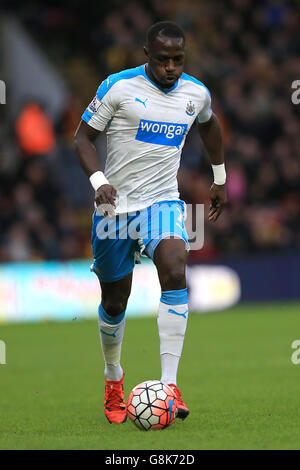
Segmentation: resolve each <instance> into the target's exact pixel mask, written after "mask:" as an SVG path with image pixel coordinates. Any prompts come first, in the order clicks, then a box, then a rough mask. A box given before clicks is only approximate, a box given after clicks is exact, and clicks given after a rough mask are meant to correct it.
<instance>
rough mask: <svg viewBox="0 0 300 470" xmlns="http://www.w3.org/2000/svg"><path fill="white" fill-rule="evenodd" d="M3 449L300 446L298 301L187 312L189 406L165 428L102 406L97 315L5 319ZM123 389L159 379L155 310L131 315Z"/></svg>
mask: <svg viewBox="0 0 300 470" xmlns="http://www.w3.org/2000/svg"><path fill="white" fill-rule="evenodd" d="M0 339H2V340H4V341H5V342H6V347H7V364H6V365H0V409H1V411H0V416H1V418H0V448H1V449H113V450H116V449H128V450H132V449H136V450H137V449H156V450H162V449H169V450H170V449H173V450H178V449H179V450H181V449H188V450H195V449H199V450H200V449H300V425H299V423H300V406H299V405H300V393H299V391H300V364H299V365H294V364H293V363H292V362H291V355H292V352H293V349H292V348H291V344H292V342H293V341H294V340H295V339H300V304H299V303H287V304H275V303H274V304H255V305H250V304H249V305H238V306H236V307H234V308H232V309H229V310H227V311H225V312H220V313H213V314H205V315H196V314H194V315H193V314H191V315H190V318H189V324H188V328H187V334H186V341H185V345H184V351H183V357H182V360H181V363H180V370H179V380H178V385H179V386H180V388H181V390H182V392H183V397H184V399H185V401H186V403H187V405H188V406H189V408H190V410H191V414H190V416H189V417H188V418H187V419H186V420H185V421H183V422H182V421H180V420H178V419H177V420H176V421H175V423H174V424H173V425H172V426H170V427H169V428H167V429H165V430H162V431H149V432H145V431H144V432H143V431H140V430H138V429H137V428H136V427H135V426H134V425H133V424H132V423H131V422H130V421H127V422H126V423H125V424H122V425H111V424H109V423H108V421H107V420H106V418H105V417H104V413H103V390H104V383H103V369H104V366H103V360H102V355H101V351H100V343H99V338H98V326H97V322H96V320H95V321H82V322H80V321H78V320H77V321H73V322H70V323H51V322H50V323H43V324H24V325H1V327H0ZM122 365H123V367H124V369H125V373H126V375H125V392H126V397H127V396H128V393H129V391H130V390H131V388H132V387H133V386H135V385H136V384H137V383H139V382H141V381H143V380H150V379H159V378H160V361H159V341H158V335H157V327H156V320H155V318H154V317H153V318H146V319H128V320H127V324H126V331H125V339H124V345H123V360H122Z"/></svg>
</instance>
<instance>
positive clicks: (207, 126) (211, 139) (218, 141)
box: [197, 113, 227, 222]
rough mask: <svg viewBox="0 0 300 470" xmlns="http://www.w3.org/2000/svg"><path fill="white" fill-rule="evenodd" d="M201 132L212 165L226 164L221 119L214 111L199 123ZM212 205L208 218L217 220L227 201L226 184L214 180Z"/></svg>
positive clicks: (211, 194) (211, 189) (211, 191)
mask: <svg viewBox="0 0 300 470" xmlns="http://www.w3.org/2000/svg"><path fill="white" fill-rule="evenodd" d="M197 125H198V130H199V134H200V136H201V139H202V141H203V144H204V147H205V149H206V151H207V153H208V156H209V158H210V162H211V164H212V165H223V164H224V150H223V141H222V132H221V126H220V123H219V119H218V118H217V116H216V115H215V114H214V113H213V114H212V116H211V118H210V119H209V120H208V121H207V122H204V123H199V122H198V123H197ZM210 198H211V205H210V208H209V214H208V220H210V221H212V222H215V221H216V220H217V219H218V217H219V215H220V214H221V212H222V210H223V208H224V206H225V205H226V203H227V194H226V185H225V183H224V184H216V182H214V183H213V184H212V186H211V188H210Z"/></svg>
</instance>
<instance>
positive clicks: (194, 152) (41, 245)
mask: <svg viewBox="0 0 300 470" xmlns="http://www.w3.org/2000/svg"><path fill="white" fill-rule="evenodd" d="M297 3H298V2H297V1H296V0H295V1H292V0H291V1H288V0H287V1H283V0H282V1H281V0H270V1H261V2H256V1H251V0H230V1H229V0H228V1H224V2H220V1H217V0H201V1H200V0H185V1H182V0H147V1H146V0H145V1H129V2H125V1H111V2H109V4H107V5H103V4H101V6H100V5H99V6H95V7H92V6H90V7H86V6H85V4H84V2H76V1H75V2H74V1H72V2H71V1H65V2H59V3H56V2H43V4H40V5H38V4H37V2H35V1H31V2H26V7H25V6H24V7H23V8H19V9H18V14H17V16H18V18H19V19H20V20H21V22H22V24H23V25H25V27H26V28H27V31H29V32H30V34H31V35H32V37H33V38H34V39H36V40H37V41H38V43H39V45H40V47H41V48H42V50H44V51H46V52H47V56H48V57H49V58H50V60H51V61H52V63H54V64H55V65H56V67H57V69H58V70H59V72H60V73H61V74H62V76H63V77H64V79H65V81H66V83H67V85H68V88H69V90H70V101H69V104H68V105H67V107H66V109H65V110H64V112H63V113H62V115H61V116H60V119H58V120H57V122H51V121H50V120H49V118H47V113H46V110H43V108H42V106H41V107H39V104H38V103H27V104H26V106H27V108H26V106H25V107H24V108H23V109H22V110H20V114H19V116H18V119H17V121H16V122H15V123H14V131H13V132H12V134H11V136H10V138H11V142H12V143H11V146H9V145H8V146H6V147H5V149H3V147H2V148H1V147H0V156H1V157H3V161H6V160H7V155H4V153H5V152H6V153H7V152H8V153H9V152H10V154H11V155H12V156H14V157H15V158H14V161H15V164H14V165H8V166H7V165H6V164H1V165H0V188H1V189H0V229H1V232H0V233H1V235H0V261H2V262H5V261H10V260H15V261H19V260H20V261H23V260H37V259H50V260H51V259H63V260H68V259H73V258H83V257H89V256H91V248H90V226H91V215H92V211H93V204H92V201H93V191H92V189H91V187H90V184H89V182H88V179H87V178H86V177H85V175H84V174H83V172H82V170H81V168H80V167H79V164H78V163H77V160H76V157H75V155H74V152H73V149H72V137H73V135H74V132H75V129H76V127H77V125H78V122H79V120H80V116H81V113H82V112H83V110H84V109H85V107H86V106H87V105H88V103H89V102H90V101H91V99H92V98H93V96H94V95H95V91H96V89H97V87H98V85H99V84H100V82H101V81H102V80H103V79H104V78H105V77H106V76H107V75H109V74H111V73H114V72H118V71H120V70H122V69H124V68H129V67H133V66H137V65H140V64H141V63H144V62H145V57H144V52H143V47H142V46H143V44H144V40H145V31H146V30H147V28H148V27H149V26H150V25H151V24H152V23H153V22H155V21H159V20H165V19H168V20H173V21H176V22H178V23H179V24H180V25H181V26H182V27H183V29H184V30H185V32H186V37H187V57H186V69H185V71H186V72H187V73H189V74H191V75H194V76H196V77H197V78H199V79H200V80H201V81H203V82H204V83H205V85H206V86H207V87H208V88H209V89H210V91H211V94H212V103H213V110H214V112H215V113H216V114H217V115H218V117H219V119H220V121H221V125H222V130H223V136H224V145H225V157H226V168H227V189H228V200H229V203H228V207H227V208H226V210H225V211H224V213H223V214H222V215H221V217H220V218H219V220H218V221H217V222H216V223H215V224H212V223H209V222H208V221H207V219H206V223H205V244H204V247H203V249H202V250H199V251H197V252H196V251H194V252H191V254H190V262H193V261H195V262H196V261H201V260H213V259H216V258H218V257H220V256H232V255H240V254H245V253H266V252H276V253H282V252H289V251H296V250H298V251H299V250H300V184H299V182H300V121H299V117H300V104H299V105H296V104H293V103H292V100H291V95H292V91H293V90H292V88H291V84H292V82H293V81H294V80H297V79H298V80H300V36H299V27H300V11H299V8H298V5H297ZM2 8H3V7H2ZM4 8H5V9H6V11H7V12H11V14H16V11H15V10H14V2H13V1H9V2H8V1H6V2H5V1H4ZM30 106H31V108H30ZM34 106H35V107H36V108H35V115H34V112H33V111H34ZM28 110H29V111H31V115H30V116H31V119H32V116H35V118H37V115H38V113H40V119H42V120H43V126H41V127H42V128H43V133H44V134H43V135H44V137H43V139H42V142H41V141H38V142H37V143H36V144H34V146H33V147H32V146H31V147H30V146H28V145H27V144H26V138H24V136H23V135H22V129H23V128H24V127H22V122H23V121H24V111H26V112H28ZM22 113H23V114H22ZM25 118H26V114H25ZM22 119H23V121H22ZM25 122H26V119H25ZM23 126H24V123H23ZM29 127H30V126H29ZM45 129H46V131H45ZM26 145H27V146H26ZM105 145H106V143H105V137H104V136H103V137H100V138H99V139H98V142H97V149H98V152H99V155H100V159H101V162H102V163H103V164H104V162H105V149H106V147H105ZM1 152H2V153H1ZM12 158H13V157H12ZM8 167H9V171H8V169H7V168H8ZM178 181H179V189H180V193H181V198H182V199H184V200H185V201H186V202H187V203H192V204H196V203H204V204H205V207H206V209H205V210H206V213H207V212H208V208H209V187H210V184H211V182H212V172H211V167H210V164H209V162H208V158H207V156H206V155H205V150H204V149H203V147H202V145H201V141H200V138H199V136H198V134H197V129H196V127H194V128H193V129H192V130H191V132H190V134H189V135H188V137H187V140H186V145H185V148H184V151H183V154H182V163H181V167H180V171H179V174H178Z"/></svg>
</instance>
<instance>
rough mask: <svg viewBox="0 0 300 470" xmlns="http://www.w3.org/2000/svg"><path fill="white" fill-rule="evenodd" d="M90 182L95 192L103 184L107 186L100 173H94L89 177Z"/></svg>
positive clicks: (102, 174)
mask: <svg viewBox="0 0 300 470" xmlns="http://www.w3.org/2000/svg"><path fill="white" fill-rule="evenodd" d="M90 182H91V185H92V186H93V188H94V190H95V191H97V189H99V188H100V186H102V185H103V184H109V182H108V181H107V179H106V178H105V176H104V173H102V171H95V173H93V174H92V175H91V176H90Z"/></svg>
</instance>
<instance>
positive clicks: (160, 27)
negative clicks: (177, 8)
mask: <svg viewBox="0 0 300 470" xmlns="http://www.w3.org/2000/svg"><path fill="white" fill-rule="evenodd" d="M158 37H167V38H179V39H182V40H183V43H182V45H183V46H184V44H185V35H184V32H183V30H182V29H181V27H180V26H179V25H178V24H176V23H174V22H173V21H159V22H158V23H154V24H153V25H152V26H150V28H149V29H148V31H147V43H146V44H147V46H148V48H149V47H151V45H152V44H153V42H154V41H155V39H156V38H158Z"/></svg>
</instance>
